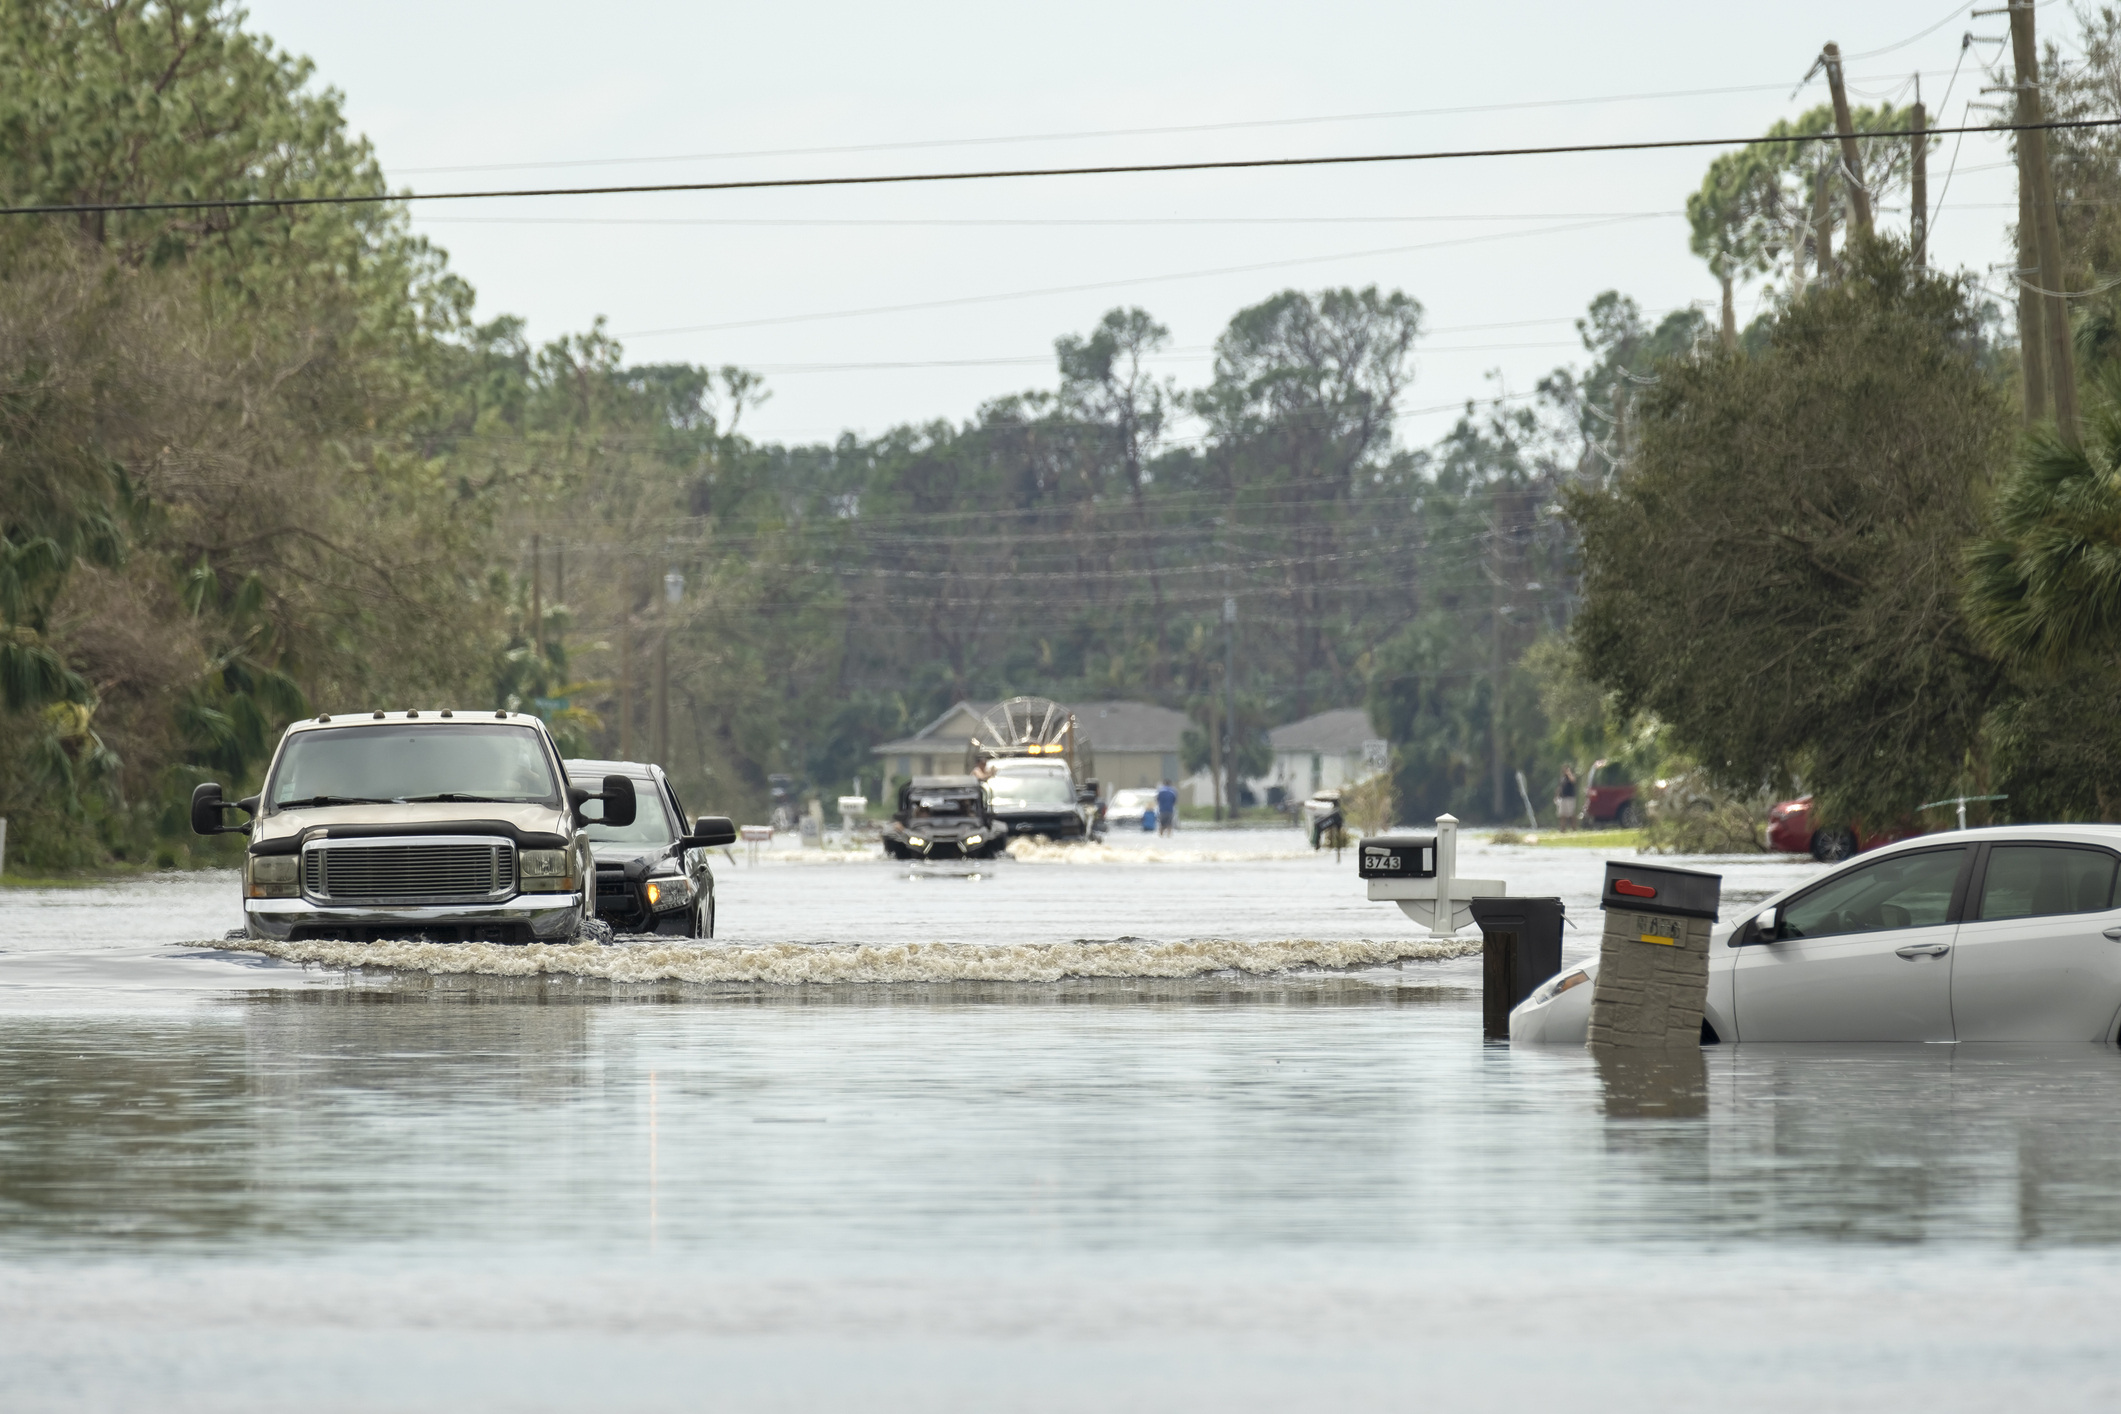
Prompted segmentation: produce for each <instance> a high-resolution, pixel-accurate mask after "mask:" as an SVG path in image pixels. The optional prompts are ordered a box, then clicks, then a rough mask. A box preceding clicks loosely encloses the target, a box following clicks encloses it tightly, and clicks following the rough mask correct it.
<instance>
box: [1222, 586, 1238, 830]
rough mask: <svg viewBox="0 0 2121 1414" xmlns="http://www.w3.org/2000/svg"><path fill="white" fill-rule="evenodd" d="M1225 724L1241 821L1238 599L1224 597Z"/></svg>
mask: <svg viewBox="0 0 2121 1414" xmlns="http://www.w3.org/2000/svg"><path fill="white" fill-rule="evenodd" d="M1223 722H1224V726H1225V730H1227V731H1228V732H1229V733H1230V749H1229V751H1228V752H1227V753H1226V754H1225V755H1224V757H1223V759H1224V760H1225V761H1226V762H1228V763H1229V767H1230V785H1229V790H1228V791H1227V792H1226V793H1227V794H1228V795H1229V797H1230V818H1231V819H1233V820H1235V819H1236V818H1237V596H1236V595H1234V594H1225V595H1224V596H1223Z"/></svg>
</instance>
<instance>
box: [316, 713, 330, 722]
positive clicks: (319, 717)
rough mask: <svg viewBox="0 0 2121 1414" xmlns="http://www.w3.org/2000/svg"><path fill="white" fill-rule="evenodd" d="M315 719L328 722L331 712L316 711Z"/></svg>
mask: <svg viewBox="0 0 2121 1414" xmlns="http://www.w3.org/2000/svg"><path fill="white" fill-rule="evenodd" d="M317 720H318V721H320V722H328V721H330V720H331V714H330V713H329V712H319V713H317Z"/></svg>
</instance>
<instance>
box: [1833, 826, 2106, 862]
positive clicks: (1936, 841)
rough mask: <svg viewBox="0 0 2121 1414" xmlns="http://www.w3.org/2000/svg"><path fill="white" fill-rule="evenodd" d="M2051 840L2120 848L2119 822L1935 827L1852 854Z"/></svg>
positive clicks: (1867, 856)
mask: <svg viewBox="0 0 2121 1414" xmlns="http://www.w3.org/2000/svg"><path fill="white" fill-rule="evenodd" d="M2040 840H2054V841H2056V842H2058V843H2074V844H2103V845H2108V846H2111V847H2113V848H2116V849H2121V825H2100V824H2094V823H2089V822H2085V823H2063V824H2054V825H1983V826H1980V827H1978V828H1976V829H1971V830H1939V831H1938V832H1937V833H1936V834H1933V835H1914V836H1911V837H1910V838H1908V839H1904V840H1895V841H1894V842H1893V843H1891V844H1889V845H1880V846H1879V847H1878V848H1877V849H1873V850H1866V851H1864V853H1862V854H1860V855H1857V856H1855V858H1858V859H1875V858H1877V857H1878V856H1879V855H1882V854H1888V853H1900V852H1903V851H1906V850H1912V849H1922V848H1924V847H1926V846H1928V847H1933V846H1936V845H1940V844H1957V843H1960V842H1962V841H1963V842H1966V843H1969V844H1978V843H1981V842H1983V841H1986V842H1988V843H1990V844H2025V843H2027V842H2029V841H2040Z"/></svg>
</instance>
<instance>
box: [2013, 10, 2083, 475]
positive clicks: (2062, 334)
mask: <svg viewBox="0 0 2121 1414" xmlns="http://www.w3.org/2000/svg"><path fill="white" fill-rule="evenodd" d="M2010 15H2011V57H2012V59H2013V61H2014V63H2015V67H2016V70H2017V83H2018V113H2019V115H2020V116H2019V119H2018V121H2019V122H2021V123H2041V122H2045V121H2046V119H2045V117H2043V116H2042V113H2043V110H2042V106H2041V103H2040V49H2039V45H2038V44H2037V43H2036V41H2035V39H2034V36H2033V5H2032V0H2012V3H2011V7H2010ZM2018 150H2019V152H2020V154H2021V156H2020V158H2019V170H2020V172H2021V174H2023V173H2024V172H2026V171H2028V170H2029V171H2030V172H2031V175H2032V179H2033V180H2032V207H2033V241H2034V250H2035V252H2036V253H2037V254H2038V256H2039V262H2038V268H2037V273H2036V274H2034V275H2033V276H2031V277H2029V278H2031V280H2032V282H2033V283H2034V284H2035V285H2036V286H2038V287H2039V289H2038V290H2036V291H2035V293H2036V295H2038V297H2039V300H2040V310H2041V324H2042V326H2043V328H2042V332H2043V333H2045V335H2046V336H2047V337H2046V348H2045V350H2044V352H2045V353H2046V354H2047V383H2048V396H2049V397H2051V398H2052V399H2053V400H2054V405H2055V427H2056V430H2057V431H2059V432H2061V434H2062V436H2063V438H2064V439H2065V440H2066V441H2068V442H2071V443H2073V444H2074V443H2075V442H2076V440H2077V358H2076V351H2075V350H2074V349H2072V348H2071V347H2070V327H2069V301H2068V300H2067V299H2065V298H2064V297H2063V291H2064V289H2065V287H2066V282H2067V280H2068V276H2067V275H2066V274H2065V272H2064V271H2063V268H2062V231H2061V227H2060V226H2059V225H2058V224H2057V222H2056V219H2055V191H2054V181H2053V174H2052V173H2051V172H2050V171H2049V169H2048V165H2047V134H2046V133H2045V132H2043V131H2042V130H2041V129H2039V128H2028V129H2022V130H2020V132H2019V133H2018ZM2021 182H2022V175H2021ZM2019 205H2020V209H2021V210H2022V209H2023V207H2024V202H2023V199H2022V198H2021V200H2020V203H2019ZM2042 292H2044V293H2042ZM2021 341H2022V340H2021Z"/></svg>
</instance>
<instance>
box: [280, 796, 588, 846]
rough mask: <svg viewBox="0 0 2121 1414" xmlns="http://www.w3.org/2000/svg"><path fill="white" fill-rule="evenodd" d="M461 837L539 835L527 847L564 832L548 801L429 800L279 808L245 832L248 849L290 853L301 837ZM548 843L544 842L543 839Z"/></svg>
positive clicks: (562, 817) (562, 837)
mask: <svg viewBox="0 0 2121 1414" xmlns="http://www.w3.org/2000/svg"><path fill="white" fill-rule="evenodd" d="M459 829H461V832H462V833H464V834H467V835H487V834H502V835H508V836H510V837H513V838H516V839H517V841H518V843H521V842H522V840H521V837H522V836H526V835H530V836H539V837H542V838H541V839H540V841H539V843H538V844H535V845H532V846H531V847H532V848H539V847H544V848H559V847H561V846H564V845H565V843H566V840H567V835H568V833H569V832H568V824H567V815H566V812H564V811H561V810H557V809H555V808H553V807H552V806H549V805H517V804H497V805H484V804H479V803H476V802H471V801H465V802H454V801H430V802H425V803H422V804H417V805H326V806H318V807H316V808H314V809H307V810H281V811H277V812H275V813H273V814H271V815H268V816H265V817H264V818H262V819H260V820H259V821H258V822H257V824H256V826H255V827H254V828H253V829H252V831H251V836H250V847H251V851H252V852H253V853H262V854H276V853H291V852H293V851H294V850H297V849H300V848H301V845H302V841H303V840H305V839H317V838H319V837H322V836H329V835H362V836H371V837H372V836H376V835H392V834H398V833H401V832H402V833H404V834H408V835H435V834H450V833H456V832H457V831H458V830H459ZM547 841H549V843H547Z"/></svg>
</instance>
